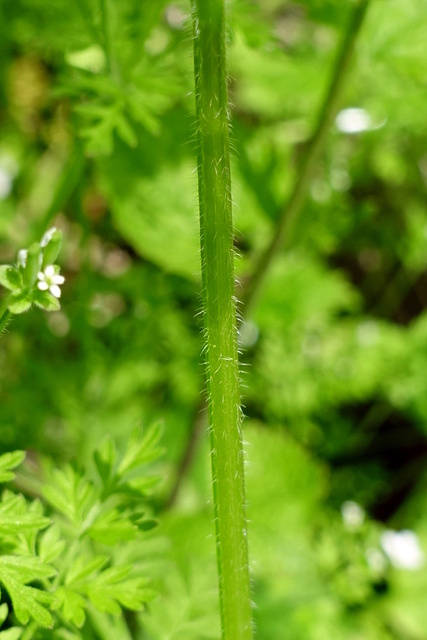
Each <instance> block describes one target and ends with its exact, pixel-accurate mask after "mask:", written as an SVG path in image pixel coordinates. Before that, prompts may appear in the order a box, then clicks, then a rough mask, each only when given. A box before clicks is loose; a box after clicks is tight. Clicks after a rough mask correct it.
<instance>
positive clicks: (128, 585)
mask: <svg viewBox="0 0 427 640" xmlns="http://www.w3.org/2000/svg"><path fill="white" fill-rule="evenodd" d="M130 571H131V567H130V566H122V567H111V568H110V569H106V570H105V571H103V572H102V573H100V574H99V575H98V576H96V578H94V579H93V580H91V581H90V582H89V583H88V584H87V586H86V589H85V591H86V593H87V595H88V597H89V599H90V600H91V602H92V604H93V605H94V606H95V607H96V608H97V609H99V611H104V612H108V613H111V614H113V615H118V614H120V606H119V605H121V606H123V607H126V608H127V609H131V610H132V611H138V610H139V609H141V608H142V606H143V604H144V603H145V602H146V601H147V600H149V599H151V598H152V597H153V596H154V592H153V590H152V589H149V588H147V587H146V582H147V581H146V580H145V579H143V578H128V577H127V576H128V575H129V573H130Z"/></svg>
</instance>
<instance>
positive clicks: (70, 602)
mask: <svg viewBox="0 0 427 640" xmlns="http://www.w3.org/2000/svg"><path fill="white" fill-rule="evenodd" d="M55 598H56V600H57V602H56V603H55V606H54V608H55V609H60V610H61V614H62V616H63V617H64V618H65V620H66V622H72V623H74V624H75V625H76V626H77V627H79V628H80V627H82V626H83V624H84V621H85V618H86V613H85V608H86V601H85V599H84V598H83V597H82V596H81V595H80V594H79V593H77V592H76V591H74V590H73V589H70V588H68V587H59V589H57V590H56V592H55ZM79 637H80V636H79Z"/></svg>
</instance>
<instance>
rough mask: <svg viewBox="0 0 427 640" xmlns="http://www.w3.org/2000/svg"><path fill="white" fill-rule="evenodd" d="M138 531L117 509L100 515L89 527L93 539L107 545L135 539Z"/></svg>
mask: <svg viewBox="0 0 427 640" xmlns="http://www.w3.org/2000/svg"><path fill="white" fill-rule="evenodd" d="M136 533H137V529H136V527H134V526H133V525H132V523H131V522H130V521H129V520H128V519H127V518H126V517H124V516H123V514H121V513H120V512H119V511H117V510H116V509H112V510H110V511H107V512H106V513H104V514H102V515H100V516H99V517H98V518H97V519H96V520H95V522H94V523H93V525H92V526H91V527H90V528H89V529H88V534H89V536H90V537H91V538H92V539H93V540H96V541H97V542H101V543H102V544H107V545H114V544H118V543H120V542H124V541H125V540H133V539H134V538H135V536H136Z"/></svg>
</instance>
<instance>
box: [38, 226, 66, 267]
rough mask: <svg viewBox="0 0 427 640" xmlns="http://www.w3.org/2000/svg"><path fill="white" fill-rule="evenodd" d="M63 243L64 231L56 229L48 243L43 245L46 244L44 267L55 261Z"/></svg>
mask: <svg viewBox="0 0 427 640" xmlns="http://www.w3.org/2000/svg"><path fill="white" fill-rule="evenodd" d="M46 236H47V234H45V236H44V237H46ZM61 243H62V233H61V231H58V230H57V229H55V231H53V233H52V234H51V235H50V237H49V239H48V242H47V244H46V245H42V246H44V248H43V262H42V269H45V268H46V267H47V266H48V265H50V264H54V263H55V260H56V258H57V257H58V254H59V251H60V249H61Z"/></svg>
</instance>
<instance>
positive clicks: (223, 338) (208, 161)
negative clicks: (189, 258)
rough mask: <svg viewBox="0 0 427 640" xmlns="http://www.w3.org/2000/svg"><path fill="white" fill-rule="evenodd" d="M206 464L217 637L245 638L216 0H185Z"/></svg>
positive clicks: (226, 161)
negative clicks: (189, 23)
mask: <svg viewBox="0 0 427 640" xmlns="http://www.w3.org/2000/svg"><path fill="white" fill-rule="evenodd" d="M192 11H193V33H194V72H195V85H196V116H197V128H198V132H197V133H198V164H199V167H198V178H199V207H200V235H201V254H202V280H203V292H204V319H205V330H206V364H207V380H208V404H209V417H210V438H211V464H212V479H213V495H214V509H215V523H216V541H217V560H218V573H219V591H220V606H221V620H222V638H223V640H250V639H251V638H252V615H251V601H250V582H249V568H248V551H247V539H246V515H245V497H244V496H245V492H244V475H243V447H242V436H241V409H240V390H239V365H238V353H237V332H236V302H235V297H234V286H235V281H234V253H233V221H232V208H231V178H230V149H229V114H228V99H227V77H226V46H225V10H224V0H192Z"/></svg>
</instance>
